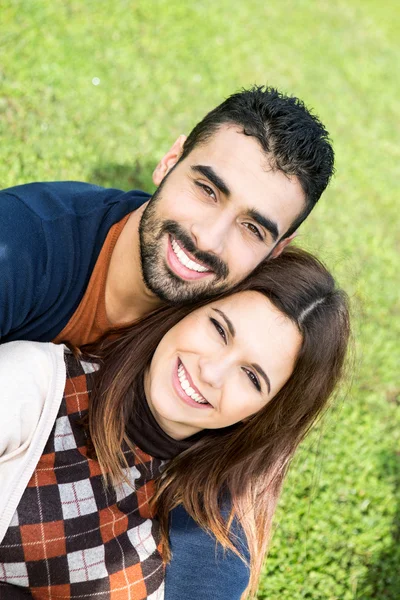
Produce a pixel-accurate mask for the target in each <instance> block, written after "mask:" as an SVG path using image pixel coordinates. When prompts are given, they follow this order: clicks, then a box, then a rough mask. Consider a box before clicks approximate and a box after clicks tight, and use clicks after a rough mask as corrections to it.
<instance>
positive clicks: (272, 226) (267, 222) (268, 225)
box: [247, 208, 279, 242]
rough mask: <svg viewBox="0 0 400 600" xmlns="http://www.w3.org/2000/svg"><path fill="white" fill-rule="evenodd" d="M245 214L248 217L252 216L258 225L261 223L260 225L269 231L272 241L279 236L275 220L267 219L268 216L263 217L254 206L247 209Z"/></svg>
mask: <svg viewBox="0 0 400 600" xmlns="http://www.w3.org/2000/svg"><path fill="white" fill-rule="evenodd" d="M247 214H248V215H249V217H250V218H252V219H253V220H254V221H256V222H257V223H258V224H259V225H261V227H264V229H266V230H267V231H269V232H270V234H271V235H272V237H273V240H274V242H276V240H277V239H278V237H279V229H278V225H277V224H276V223H275V221H271V219H269V218H268V217H264V216H263V215H262V214H261V213H259V212H258V210H256V209H254V208H252V209H250V210H249V211H247Z"/></svg>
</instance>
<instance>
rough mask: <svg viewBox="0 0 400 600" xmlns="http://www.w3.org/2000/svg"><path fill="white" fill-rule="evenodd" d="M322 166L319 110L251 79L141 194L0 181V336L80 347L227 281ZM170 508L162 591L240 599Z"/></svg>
mask: <svg viewBox="0 0 400 600" xmlns="http://www.w3.org/2000/svg"><path fill="white" fill-rule="evenodd" d="M332 172H333V150H332V148H331V146H330V143H329V140H328V134H327V132H326V130H325V129H324V127H323V125H322V124H321V123H320V122H319V120H318V119H317V118H316V117H314V116H312V115H311V114H310V113H309V112H308V111H307V109H306V108H305V106H304V105H303V104H302V103H301V102H300V101H299V100H298V99H296V98H290V97H286V96H283V95H282V94H280V93H279V92H277V91H276V90H274V89H272V88H253V89H251V90H248V91H243V92H240V93H238V94H234V95H233V96H231V97H229V98H228V99H227V100H226V101H225V102H223V103H222V104H221V105H220V106H218V107H217V108H215V109H214V110H213V111H211V112H210V113H209V114H208V115H207V116H206V117H205V118H204V119H203V120H202V121H201V122H200V123H199V124H198V125H197V126H196V127H195V128H194V129H193V131H192V132H191V133H190V135H189V137H188V138H186V137H185V136H180V137H179V138H178V139H177V140H176V142H175V143H174V144H173V146H172V147H171V149H170V150H169V151H168V152H167V153H166V154H165V155H164V156H163V158H162V159H161V161H160V162H159V164H158V165H157V167H156V169H155V171H154V174H153V181H154V183H155V184H156V185H157V186H158V189H157V191H156V192H155V194H153V196H152V197H151V198H150V196H149V195H148V194H146V193H145V192H140V191H131V192H126V193H125V192H122V191H120V190H115V189H104V188H100V187H97V186H92V185H88V184H84V183H76V182H60V183H47V184H46V183H33V184H27V185H23V186H18V187H15V188H10V189H8V190H4V191H3V192H0V274H1V285H0V341H1V342H6V341H11V340H17V339H28V340H37V341H51V340H53V341H56V342H62V341H68V342H70V343H72V344H75V345H77V346H80V345H82V344H84V343H87V342H90V341H93V340H95V339H96V338H98V337H99V336H100V335H101V334H102V333H104V332H105V331H106V330H107V329H109V328H110V327H112V326H118V325H123V324H127V323H129V322H131V321H133V320H135V319H137V318H138V317H140V316H142V315H145V314H146V313H148V312H149V311H151V310H153V309H154V308H156V307H157V306H160V305H161V304H162V303H165V302H167V303H176V304H178V303H181V302H190V301H191V300H193V299H195V298H199V297H211V296H212V295H213V294H216V293H218V292H220V291H221V290H223V289H229V288H231V287H233V286H234V284H235V283H237V282H239V281H240V280H242V279H243V278H245V277H246V275H248V274H249V273H250V272H251V271H252V270H253V269H254V268H255V267H256V266H257V265H258V264H259V263H260V262H261V261H263V260H265V259H268V258H274V257H275V256H278V255H279V253H280V252H282V250H283V248H284V247H285V246H286V245H287V244H288V243H289V242H290V241H291V239H292V238H293V237H294V235H295V233H296V230H297V228H298V226H299V225H300V224H301V222H302V221H303V220H304V219H305V218H306V217H307V215H308V214H309V212H310V211H311V210H312V208H313V207H314V205H315V203H316V202H317V201H318V199H319V197H320V196H321V194H322V192H323V191H324V189H325V188H326V186H327V184H328V182H329V179H330V177H331V175H332ZM171 517H172V519H171V529H170V539H171V548H172V552H173V559H172V562H171V563H170V565H169V566H168V568H167V572H166V591H165V600H180V599H183V598H185V600H186V599H189V598H190V599H191V600H198V599H200V598H201V599H203V598H211V597H212V598H213V599H216V600H217V599H218V600H222V599H225V598H226V599H229V600H231V599H232V598H233V597H239V596H240V594H241V591H243V589H244V588H245V587H246V585H247V579H248V573H247V569H246V567H245V566H244V565H243V563H242V562H241V561H240V559H239V558H237V557H236V556H234V555H232V553H228V554H227V556H226V558H224V559H223V564H221V567H222V568H224V571H225V574H226V576H227V577H228V576H229V578H230V581H231V585H230V586H228V588H227V587H226V585H225V586H224V587H222V586H221V582H220V581H219V579H218V578H217V579H215V578H214V577H212V576H211V573H216V570H215V569H214V568H213V569H209V568H208V567H209V565H210V564H211V563H213V564H215V560H216V553H215V546H214V543H213V541H212V539H211V538H210V537H209V536H208V535H207V534H206V533H205V532H204V531H202V530H201V529H200V528H199V527H198V526H197V525H196V523H195V522H194V521H193V520H191V519H190V518H189V517H188V515H187V514H186V513H185V512H184V511H183V509H182V507H177V509H175V510H174V511H173V512H172V515H171ZM189 532H190V535H189ZM188 540H190V542H189V541H188ZM221 560H222V559H221ZM193 565H195V566H196V569H195V571H193V570H191V571H190V575H191V576H190V577H188V576H187V575H188V568H190V567H192V566H193ZM195 573H196V574H199V573H200V574H201V578H202V579H201V583H200V584H199V582H198V579H196V577H194V574H195ZM224 581H225V582H226V577H225V578H224Z"/></svg>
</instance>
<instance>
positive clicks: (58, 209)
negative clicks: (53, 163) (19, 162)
mask: <svg viewBox="0 0 400 600" xmlns="http://www.w3.org/2000/svg"><path fill="white" fill-rule="evenodd" d="M1 196H2V197H3V198H5V197H8V198H9V199H14V201H15V210H18V206H21V207H22V206H23V207H24V208H25V209H28V210H29V211H30V212H31V213H32V214H33V215H35V216H37V217H39V218H40V219H41V220H42V221H44V222H49V221H54V220H57V219H60V218H62V217H67V218H68V217H70V218H73V217H78V218H84V217H90V216H91V215H92V216H95V215H96V214H97V215H106V214H108V213H109V212H110V210H111V211H112V210H114V211H115V212H116V213H117V214H116V220H118V219H119V218H122V217H123V216H125V214H127V213H128V212H132V211H134V210H136V209H137V208H139V206H141V205H142V204H143V203H144V202H146V201H147V200H148V199H149V198H150V195H149V194H147V193H146V192H143V191H141V190H130V191H128V192H125V191H123V190H120V189H117V188H105V187H101V186H98V185H94V184H91V183H84V182H80V181H50V182H34V183H26V184H23V185H18V186H15V187H11V188H7V189H5V190H2V191H1V192H0V198H1ZM0 210H1V202H0Z"/></svg>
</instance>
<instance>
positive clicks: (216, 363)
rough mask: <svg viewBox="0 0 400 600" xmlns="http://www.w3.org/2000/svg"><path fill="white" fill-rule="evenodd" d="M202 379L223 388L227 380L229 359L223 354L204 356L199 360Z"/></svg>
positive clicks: (215, 386)
mask: <svg viewBox="0 0 400 600" xmlns="http://www.w3.org/2000/svg"><path fill="white" fill-rule="evenodd" d="M199 369H200V377H201V379H202V380H203V381H204V382H205V383H206V384H208V385H210V386H212V387H214V388H217V389H219V388H221V387H222V386H223V384H224V382H225V380H226V377H227V375H228V369H229V361H228V360H227V358H226V357H223V356H221V354H218V355H214V356H210V357H204V356H203V357H202V358H200V360H199Z"/></svg>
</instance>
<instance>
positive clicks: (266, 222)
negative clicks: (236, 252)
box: [190, 165, 279, 242]
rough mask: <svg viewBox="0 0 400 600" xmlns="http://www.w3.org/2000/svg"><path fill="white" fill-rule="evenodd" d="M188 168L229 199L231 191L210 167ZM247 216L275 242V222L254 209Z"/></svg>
mask: <svg viewBox="0 0 400 600" xmlns="http://www.w3.org/2000/svg"><path fill="white" fill-rule="evenodd" d="M190 168H191V170H192V171H193V172H194V173H201V174H202V175H204V177H207V179H208V180H209V181H211V183H213V184H214V185H215V187H216V188H218V189H219V191H220V192H222V193H223V194H224V195H225V196H227V197H228V198H229V196H230V195H231V190H230V189H229V187H228V185H227V184H226V183H225V181H224V180H223V179H221V177H220V176H219V175H217V173H216V172H215V171H214V169H213V168H212V167H210V166H207V165H192V166H191V167H190ZM247 214H248V216H249V217H250V218H251V219H253V220H254V221H256V223H258V224H259V225H261V227H263V228H264V229H266V230H267V231H269V232H270V234H271V236H272V238H273V240H274V242H276V240H277V239H278V238H279V229H278V225H277V224H276V223H275V221H272V220H271V219H269V218H268V217H264V215H262V214H261V213H260V212H259V211H258V210H256V209H255V208H252V209H250V210H249V211H247Z"/></svg>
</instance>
